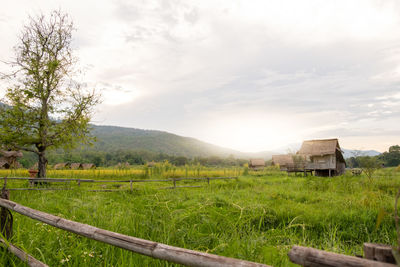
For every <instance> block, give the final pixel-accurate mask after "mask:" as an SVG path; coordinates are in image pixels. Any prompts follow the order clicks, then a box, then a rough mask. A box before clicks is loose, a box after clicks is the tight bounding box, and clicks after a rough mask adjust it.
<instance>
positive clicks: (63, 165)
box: [54, 163, 71, 170]
mask: <svg viewBox="0 0 400 267" xmlns="http://www.w3.org/2000/svg"><path fill="white" fill-rule="evenodd" d="M69 168H71V166H70V164H69V163H57V164H56V165H54V169H55V170H65V169H69Z"/></svg>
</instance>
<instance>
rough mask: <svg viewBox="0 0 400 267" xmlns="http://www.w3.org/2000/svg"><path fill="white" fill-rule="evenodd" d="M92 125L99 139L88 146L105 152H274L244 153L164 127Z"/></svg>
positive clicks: (190, 154) (266, 154) (242, 155)
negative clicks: (159, 128) (179, 133)
mask: <svg viewBox="0 0 400 267" xmlns="http://www.w3.org/2000/svg"><path fill="white" fill-rule="evenodd" d="M92 126H93V131H92V135H94V136H96V137H97V142H96V143H95V144H94V146H93V147H92V148H88V149H89V150H97V151H104V152H112V151H118V150H133V151H149V152H154V153H165V154H168V155H174V156H185V157H188V158H193V157H210V156H220V157H228V156H230V155H233V156H235V157H237V158H249V157H255V156H257V157H263V158H265V159H268V158H271V155H272V152H261V153H257V154H255V153H254V154H253V153H243V152H240V151H236V150H233V149H228V148H223V147H219V146H216V145H212V144H209V143H206V142H202V141H200V140H197V139H194V138H190V137H183V136H179V135H175V134H171V133H167V132H163V131H155V130H142V129H135V128H124V127H116V126H98V125H92Z"/></svg>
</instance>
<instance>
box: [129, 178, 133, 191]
mask: <svg viewBox="0 0 400 267" xmlns="http://www.w3.org/2000/svg"><path fill="white" fill-rule="evenodd" d="M129 182H130V184H131V192H132V191H133V183H132V180H130V181H129Z"/></svg>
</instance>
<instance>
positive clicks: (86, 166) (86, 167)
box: [82, 163, 96, 170]
mask: <svg viewBox="0 0 400 267" xmlns="http://www.w3.org/2000/svg"><path fill="white" fill-rule="evenodd" d="M82 169H84V170H94V169H96V165H94V164H93V163H83V164H82Z"/></svg>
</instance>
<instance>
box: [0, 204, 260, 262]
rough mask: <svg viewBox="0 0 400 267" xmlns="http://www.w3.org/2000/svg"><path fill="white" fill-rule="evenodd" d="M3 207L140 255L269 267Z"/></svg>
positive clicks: (24, 210)
mask: <svg viewBox="0 0 400 267" xmlns="http://www.w3.org/2000/svg"><path fill="white" fill-rule="evenodd" d="M0 207H3V208H6V209H9V210H13V211H15V212H17V213H19V214H22V215H24V216H27V217H30V218H32V219H35V220H38V221H41V222H44V223H46V224H49V225H52V226H54V227H57V228H60V229H63V230H66V231H69V232H72V233H75V234H78V235H81V236H85V237H87V238H90V239H93V240H97V241H101V242H104V243H107V244H110V245H113V246H117V247H120V248H123V249H126V250H130V251H132V252H136V253H140V254H143V255H146V256H150V257H152V258H156V259H161V260H167V261H170V262H174V263H179V264H183V265H186V266H202V267H206V266H219V267H225V266H226V267H228V266H242V267H255V266H259V267H261V266H264V267H265V266H268V265H265V264H261V263H255V262H249V261H245V260H239V259H234V258H228V257H224V256H218V255H214V254H208V253H204V252H198V251H194V250H189V249H184V248H179V247H173V246H169V245H165V244H162V243H157V242H153V241H149V240H145V239H140V238H136V237H132V236H127V235H123V234H119V233H115V232H111V231H107V230H103V229H100V228H97V227H94V226H91V225H87V224H83V223H78V222H74V221H70V220H67V219H64V218H61V217H58V216H55V215H51V214H48V213H45V212H42V211H38V210H34V209H31V208H29V207H25V206H22V205H20V204H18V203H16V202H13V201H10V200H6V199H0Z"/></svg>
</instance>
